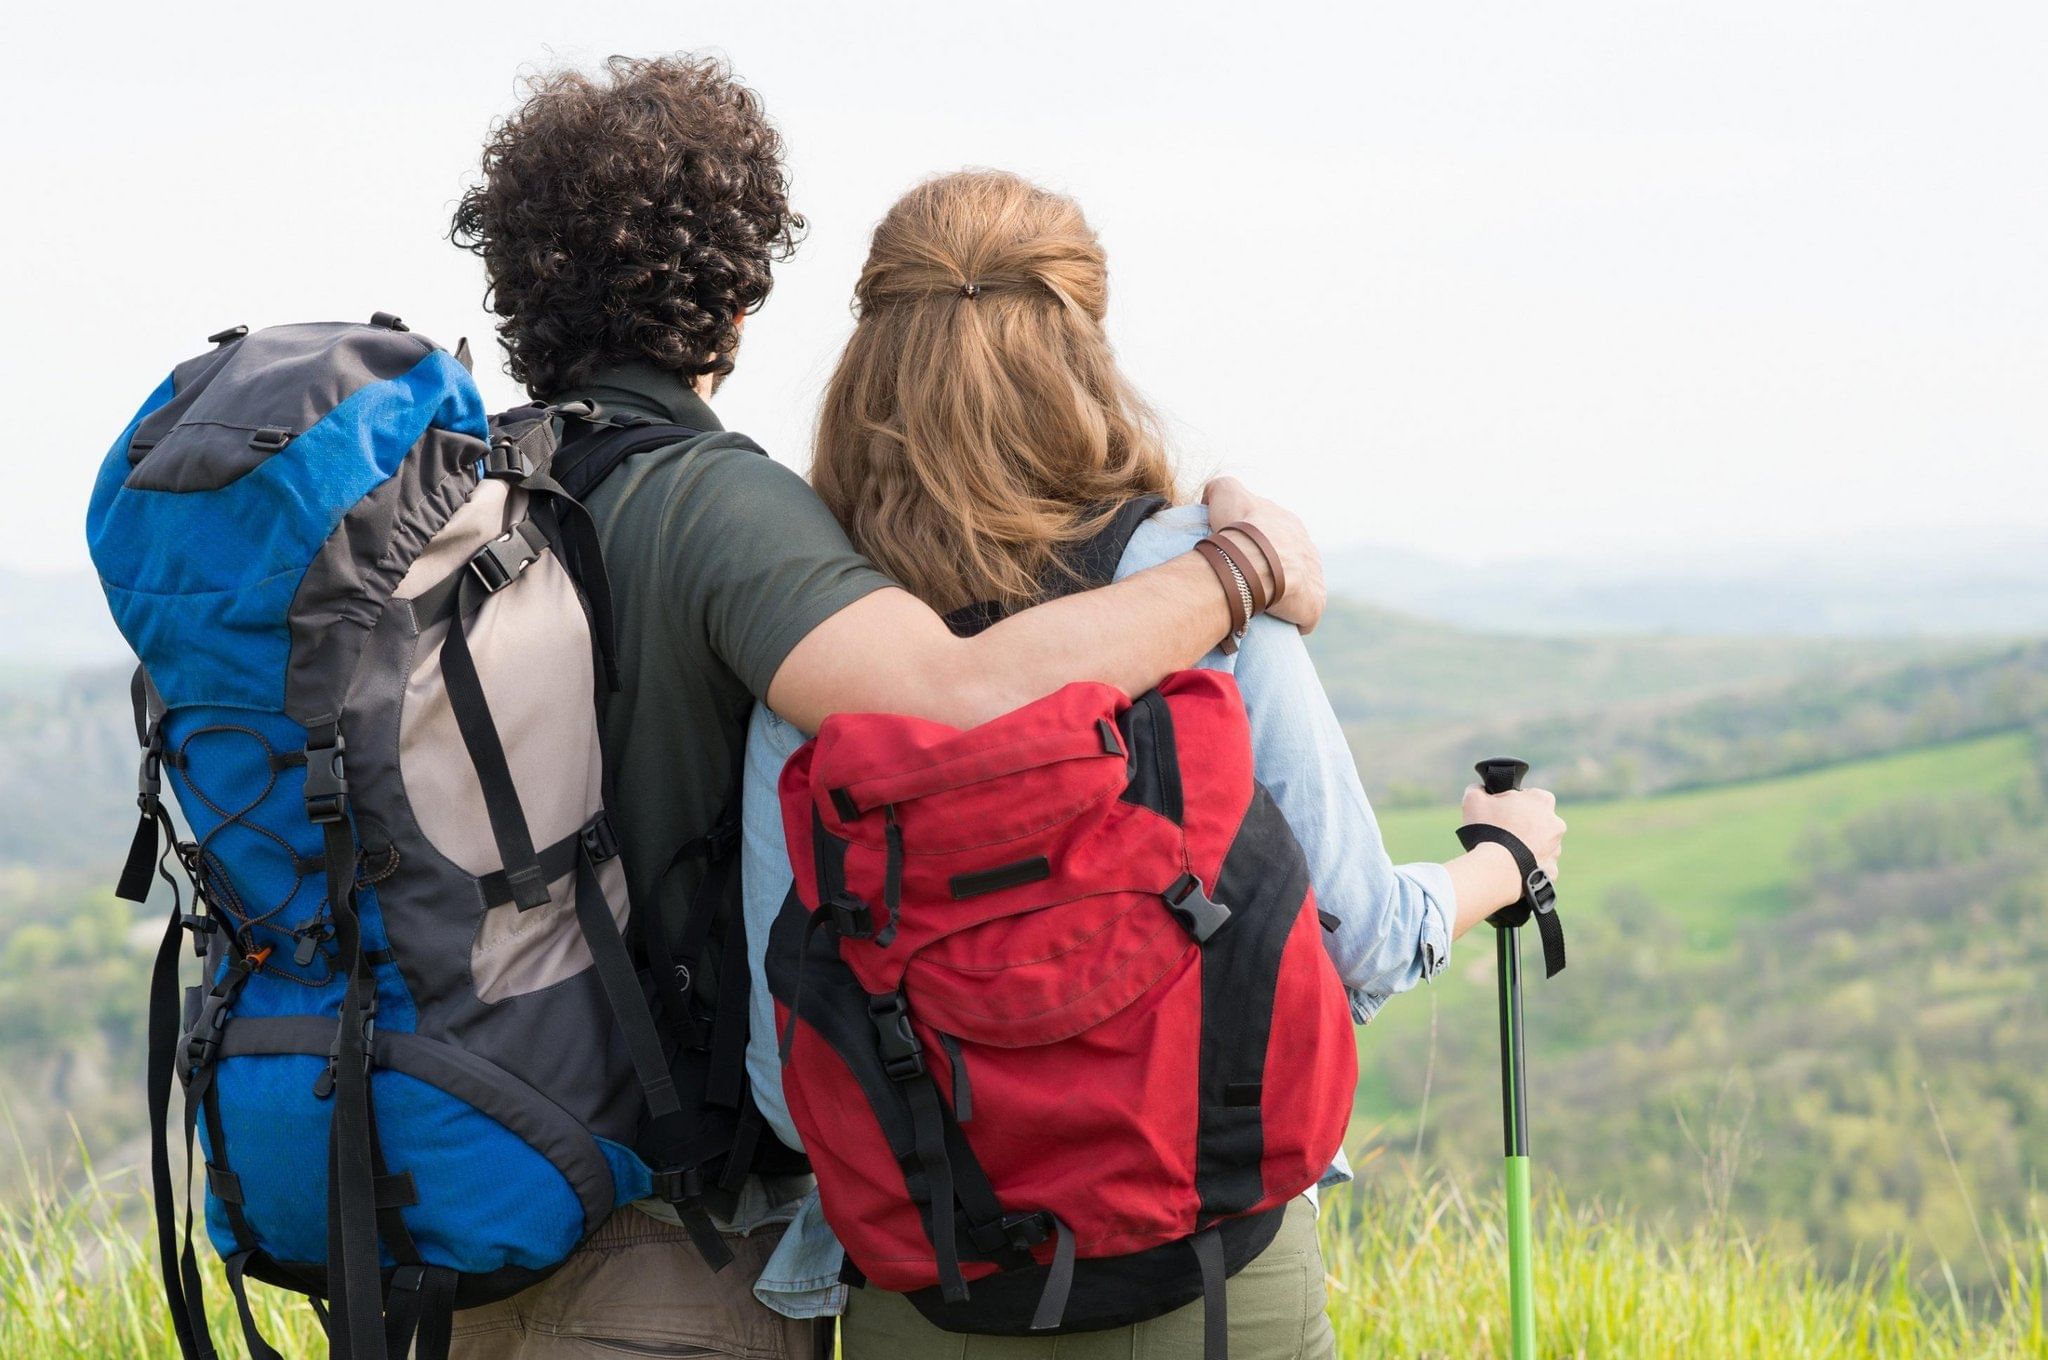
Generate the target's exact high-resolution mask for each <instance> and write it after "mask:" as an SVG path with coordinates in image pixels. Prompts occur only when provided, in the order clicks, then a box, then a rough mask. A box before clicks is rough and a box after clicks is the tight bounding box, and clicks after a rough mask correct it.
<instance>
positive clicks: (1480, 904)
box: [1444, 784, 1565, 935]
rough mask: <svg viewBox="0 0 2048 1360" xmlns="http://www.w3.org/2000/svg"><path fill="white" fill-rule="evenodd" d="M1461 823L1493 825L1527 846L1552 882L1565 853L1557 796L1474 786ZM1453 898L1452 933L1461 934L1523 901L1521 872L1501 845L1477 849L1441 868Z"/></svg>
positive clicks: (1540, 791) (1468, 792) (1467, 795)
mask: <svg viewBox="0 0 2048 1360" xmlns="http://www.w3.org/2000/svg"><path fill="white" fill-rule="evenodd" d="M1464 814H1465V821H1466V823H1472V822H1482V823H1485V824H1486V825H1489V826H1497V827H1499V828H1500V829H1501V830H1503V831H1505V832H1507V833H1509V834H1510V835H1512V836H1513V837H1514V838H1515V839H1516V840H1518V841H1520V842H1521V843H1522V844H1524V845H1526V846H1528V847H1529V853H1530V854H1532V855H1534V856H1535V857H1536V863H1537V864H1538V865H1539V866H1541V868H1542V869H1543V872H1544V873H1546V874H1549V875H1550V877H1551V881H1552V882H1555V881H1556V880H1557V865H1558V858H1559V857H1560V856H1561V855H1563V854H1564V832H1565V824H1564V818H1562V817H1560V816H1558V815H1557V796H1556V795H1555V794H1553V793H1551V791H1550V790H1549V789H1514V790H1511V791H1509V792H1507V793H1488V792H1487V791H1486V790H1485V789H1482V788H1481V787H1479V785H1477V784H1473V785H1471V786H1470V787H1468V788H1467V789H1466V790H1465V805H1464ZM1444 867H1445V868H1446V869H1448V870H1450V873H1451V884H1452V887H1453V888H1454V889H1455V890H1456V892H1457V895H1458V919H1457V921H1456V922H1455V923H1454V925H1453V933H1454V934H1457V935H1463V934H1464V933H1465V932H1466V931H1468V930H1470V929H1471V928H1472V927H1473V926H1475V925H1477V924H1479V923H1480V922H1481V921H1484V920H1485V919H1486V918H1487V917H1489V916H1491V915H1493V913H1495V912H1497V911H1499V910H1500V909H1501V908H1502V907H1505V906H1510V905H1512V904H1514V903H1516V902H1519V901H1521V900H1522V874H1521V871H1520V870H1519V869H1517V868H1516V867H1515V857H1514V856H1513V855H1511V854H1509V853H1508V850H1507V847H1506V846H1504V845H1493V844H1486V845H1479V846H1475V847H1473V848H1472V849H1471V850H1468V851H1466V852H1465V853H1464V854H1462V855H1460V856H1458V858H1456V859H1454V860H1451V861H1450V862H1449V863H1447V864H1446V865H1445V866H1444Z"/></svg>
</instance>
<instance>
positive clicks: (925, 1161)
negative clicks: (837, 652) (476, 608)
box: [768, 671, 1357, 1355]
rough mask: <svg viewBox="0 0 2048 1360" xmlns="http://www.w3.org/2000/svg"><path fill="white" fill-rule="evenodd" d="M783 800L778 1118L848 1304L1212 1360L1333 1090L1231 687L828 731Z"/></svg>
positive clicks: (1347, 1075)
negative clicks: (809, 1178)
mask: <svg viewBox="0 0 2048 1360" xmlns="http://www.w3.org/2000/svg"><path fill="white" fill-rule="evenodd" d="M781 797H782V809H783V819H784V825H785V827H786V830H787V835H788V841H789V853H790V862H791V864H792V865H793V866H794V867H795V871H796V881H795V884H794V886H793V888H792V891H791V893H790V897H789V900H788V902H787V904H786V905H785V906H784V908H783V911H782V913H781V915H780V916H779V917H778V918H777V920H776V923H775V927H774V930H773V933H772V935H771V937H770V942H769V947H768V978H769V985H770V988H771V990H772V992H773V993H774V996H775V1001H776V1013H777V1019H778V1022H779V1024H780V1026H781V1032H782V1044H783V1058H784V1066H783V1085H784V1090H785V1093H786V1095H787V1097H788V1101H789V1109H790V1114H791V1117H792V1118H793V1119H794V1121H795V1123H796V1125H797V1128H798V1130H799V1131H800V1132H801V1133H802V1135H803V1140H804V1147H805V1149H806V1151H807V1153H808V1154H809V1157H810V1160H811V1164H812V1167H813V1169H814V1170H815V1171H816V1173H817V1177H818V1188H819V1191H820V1193H821V1196H822V1199H823V1207H824V1210H825V1217H826V1219H827V1221H829V1222H830V1223H831V1225H832V1228H833V1230H834V1231H835V1232H836V1233H837V1234H838V1236H839V1239H840V1241H841V1242H842V1243H844V1244H845V1247H846V1251H847V1256H848V1258H849V1263H850V1265H851V1267H852V1268H853V1270H852V1272H850V1275H851V1276H852V1277H853V1278H862V1279H864V1280H865V1281H866V1282H867V1283H868V1284H870V1285H873V1286H877V1287H880V1288H883V1289H888V1290H893V1291H897V1292H900V1293H904V1294H906V1295H908V1296H909V1298H910V1300H911V1302H912V1303H914V1304H915V1305H916V1306H917V1307H918V1308H919V1309H920V1310H921V1311H922V1312H923V1313H924V1315H925V1316H926V1317H927V1318H929V1319H930V1320H931V1321H932V1322H933V1323H935V1324H937V1325H938V1326H939V1327H941V1328H944V1329H946V1330H948V1331H954V1332H971V1333H982V1334H993V1335H1026V1334H1034V1333H1036V1334H1044V1333H1057V1332H1073V1331H1093V1330H1098V1329H1103V1328H1110V1327H1118V1326H1123V1325H1126V1324H1129V1323H1133V1322H1139V1321H1143V1320H1144V1319H1146V1318H1150V1317H1155V1316H1157V1315H1159V1314H1161V1313H1165V1312H1168V1311H1170V1310H1172V1309H1175V1308H1178V1307H1181V1306H1182V1305H1184V1304H1187V1303H1189V1302H1192V1301H1193V1300H1194V1299H1196V1298H1203V1299H1205V1300H1206V1305H1205V1332H1206V1334H1207V1338H1208V1347H1209V1352H1210V1354H1212V1355H1217V1354H1220V1353H1221V1351H1222V1348H1223V1344H1224V1336H1225V1332H1226V1328H1227V1321H1226V1319H1225V1316H1224V1310H1223V1297H1224V1290H1223V1288H1222V1282H1223V1280H1224V1278H1225V1277H1227V1276H1228V1275H1230V1274H1234V1273H1235V1272H1236V1271H1237V1270H1238V1269H1239V1268H1241V1267H1242V1266H1244V1265H1245V1264H1246V1263H1247V1262H1249V1261H1251V1260H1252V1259H1253V1258H1254V1257H1256V1256H1257V1255H1258V1254H1259V1253H1260V1252H1261V1251H1262V1250H1264V1249H1265V1247H1266V1246H1267V1244H1268V1243H1270V1242H1271V1241H1272V1240H1273V1237H1274V1234H1275V1233H1276V1232H1277V1231H1278V1230H1279V1226H1280V1218H1281V1215H1282V1213H1283V1212H1284V1210H1285V1207H1286V1205H1287V1203H1288V1201H1290V1200H1291V1199H1293V1198H1294V1197H1295V1196H1296V1195H1299V1194H1300V1193H1302V1191H1304V1190H1306V1189H1307V1188H1308V1187H1310V1186H1311V1185H1314V1184H1315V1183H1316V1181H1317V1179H1318V1178H1319V1177H1320V1176H1321V1175H1322V1173H1323V1171H1324V1170H1325V1168H1327V1167H1328V1166H1329V1164H1330V1162H1331V1160H1332V1159H1333V1158H1334V1157H1335V1156H1336V1154H1337V1151H1338V1149H1339V1148H1340V1147H1341V1146H1342V1144H1343V1140H1344V1132H1345V1128H1346V1125H1347V1124H1348V1122H1349V1119H1350V1115H1351V1101H1352V1088H1353V1086H1354V1084H1355V1082H1356V1080H1357V1053H1356V1049H1355V1046H1354V1039H1353V1035H1352V1027H1351V1014H1350V1008H1349V1006H1348V1004H1347V1001H1346V998H1345V995H1344V988H1343V985H1342V983H1341V982H1340V981H1339V980H1338V978H1337V974H1336V970H1335V968H1334V967H1333V966H1332V965H1331V963H1330V959H1329V956H1328V955H1327V953H1326V952H1325V951H1324V948H1323V940H1322V930H1323V924H1324V923H1323V922H1322V921H1321V920H1320V919H1319V913H1318V912H1317V910H1316V905H1315V897H1314V894H1313V893H1312V892H1311V891H1310V888H1309V882H1308V869H1307V864H1306V862H1305V860H1304V859H1303V856H1302V852H1301V849H1300V847H1299V845H1297V844H1296V842H1295V839H1294V836H1293V834H1292V833H1291V832H1290V831H1289V830H1288V827H1287V823H1286V822H1285V820H1284V819H1283V818H1282V817H1281V814H1280V811H1279V808H1278V807H1277V806H1276V805H1275V804H1274V802H1273V799H1272V797H1271V796H1270V795H1269V794H1267V792H1266V791H1265V789H1263V788H1261V787H1260V786H1259V785H1258V783H1257V782H1256V781H1255V780H1254V779H1253V777H1252V752H1251V732H1250V727H1249V725H1248V723H1247V721H1246V717H1245V711H1244V706H1243V703H1242V701H1241V700H1240V699H1239V697H1238V692H1237V685H1236V682H1235V681H1233V680H1232V679H1231V678H1230V677H1229V676H1228V675H1225V674H1221V673H1218V672H1214V671H1184V672H1181V673H1179V674H1176V675H1173V676H1171V677H1169V678H1168V679H1167V681H1166V682H1165V683H1164V684H1163V685H1161V686H1160V687H1159V688H1158V689H1157V690H1154V691H1152V692H1150V693H1148V694H1145V695H1143V696H1141V697H1140V698H1138V699H1136V700H1132V699H1128V698H1126V697H1125V696H1124V695H1123V694H1122V693H1121V692H1120V691H1118V690H1116V689H1114V688H1112V687H1110V686H1107V685H1099V684H1077V685H1069V686H1068V687H1067V688H1065V689H1063V690H1061V691H1060V692H1059V693H1057V694H1054V695H1051V696H1049V697H1047V698H1045V699H1042V700H1040V701H1038V702H1037V703H1034V704H1030V705H1028V706H1026V707H1024V708H1021V709H1018V710H1017V711H1015V712H1013V713H1010V714H1007V715H1005V716H1004V717H1001V718H998V719H996V720H995V721H993V722H989V723H986V724H984V725H982V726H980V727H976V728H973V729H971V730H968V731H964V732H963V731H961V730H959V729H957V728H953V727H948V726H945V725H943V724H939V723H933V722H927V721H923V720H921V719H917V718H907V717H900V716H891V715H882V714H849V715H841V716H837V717H833V718H830V719H828V720H827V721H826V722H825V724H824V727H823V729H822V730H821V731H820V733H819V735H818V738H817V740H815V741H813V742H811V743H810V744H809V745H807V746H805V747H804V748H803V749H802V750H801V751H799V752H798V753H797V754H796V755H795V756H794V757H792V758H791V760H790V762H789V764H788V766H787V767H786V768H785V769H784V771H783V774H782V783H781ZM935 1205H936V1206H937V1211H936V1212H934V1209H933V1206H935Z"/></svg>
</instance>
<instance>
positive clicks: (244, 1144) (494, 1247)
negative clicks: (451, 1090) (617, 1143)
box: [202, 1054, 646, 1274]
mask: <svg viewBox="0 0 2048 1360" xmlns="http://www.w3.org/2000/svg"><path fill="white" fill-rule="evenodd" d="M326 1066H327V1060H326V1056H325V1055H324V1054H323V1055H319V1056H314V1055H312V1054H289V1055H264V1056H246V1057H239V1058H230V1059H227V1060H226V1061H225V1062H223V1063H222V1064H221V1065H220V1069H219V1073H218V1076H217V1077H216V1078H215V1080H216V1081H217V1082H218V1083H219V1088H220V1105H221V1118H222V1121H223V1122H224V1124H225V1125H226V1131H227V1141H228V1154H229V1164H230V1166H231V1168H232V1169H233V1171H234V1172H235V1174H236V1176H238V1177H239V1178H240V1180H241V1183H242V1192H243V1197H244V1199H245V1201H246V1204H245V1206H244V1210H243V1212H244V1214H245V1215H246V1217H247V1218H248V1220H249V1223H250V1226H251V1227H252V1228H253V1229H254V1231H255V1232H256V1234H257V1236H258V1238H259V1239H260V1245H261V1246H262V1247H263V1249H264V1250H265V1251H267V1252H269V1253H270V1255H272V1256H273V1257H275V1258H276V1259H278V1260H283V1261H324V1260H325V1259H326V1258H327V1136H328V1125H329V1122H330V1115H331V1112H332V1110H333V1103H332V1102H331V1101H327V1100H321V1099H319V1098H318V1097H316V1096H315V1095H314V1094H313V1085H314V1082H315V1080H316V1079H317V1078H318V1076H319V1075H320V1073H321V1072H322V1071H323V1070H324V1069H325V1068H326ZM507 1080H508V1081H509V1080H510V1078H507ZM372 1081H373V1084H374V1089H375V1093H376V1102H377V1125H378V1131H379V1134H380V1136H381V1137H382V1140H383V1145H384V1155H385V1159H386V1161H387V1162H388V1164H389V1165H390V1168H391V1170H392V1171H393V1172H394V1173H396V1172H401V1171H409V1172H411V1173H412V1176H413V1180H414V1182H415V1183H416V1185H417V1188H418V1190H419V1196H420V1202H419V1203H418V1204H416V1205H414V1206H412V1207H411V1208H408V1209H405V1210H403V1211H402V1213H403V1215H404V1218H405V1223H406V1227H407V1228H408V1229H409V1230H410V1231H411V1232H412V1235H413V1239H414V1241H415V1243H416V1244H417V1245H418V1247H419V1250H420V1255H421V1256H422V1258H424V1259H425V1260H426V1261H427V1262H428V1263H430V1264H433V1265H443V1266H449V1267H452V1268H454V1269H456V1270H458V1271H461V1272H463V1273H465V1274H481V1273H484V1272H487V1271H492V1270H497V1269H500V1268H503V1267H505V1266H520V1267H525V1268H530V1269H534V1268H541V1267H545V1266H549V1265H552V1264H554V1263H555V1262H557V1261H559V1260H561V1259H562V1257H563V1256H565V1255H567V1254H568V1252H569V1251H570V1250H571V1249H572V1248H573V1247H574V1246H575V1245H576V1243H577V1242H578V1241H579V1240H581V1238H582V1235H583V1209H582V1205H581V1204H580V1202H579V1201H578V1200H577V1198H576V1194H575V1192H574V1190H572V1189H571V1188H570V1186H569V1183H568V1181H567V1179H566V1178H565V1177H564V1176H563V1175H562V1173H561V1172H560V1171H559V1170H557V1169H556V1168H555V1167H554V1166H553V1165H552V1164H551V1163H550V1162H548V1160H547V1159H546V1158H544V1157H543V1156H542V1155H541V1154H540V1153H538V1152H536V1151H535V1150H534V1149H533V1148H531V1147H530V1146H528V1145H527V1144H526V1143H525V1142H524V1141H522V1140H521V1139H520V1138H519V1137H518V1135H516V1134H514V1133H513V1132H511V1131H510V1130H509V1129H507V1128H506V1127H505V1126H504V1125H502V1124H500V1123H498V1122H497V1121H496V1120H494V1119H491V1118H489V1117H487V1116H485V1115H483V1114H481V1113H479V1112H478V1111H477V1110H476V1109H474V1108H473V1107H471V1106H470V1105H468V1104H466V1103H464V1102H463V1101H460V1100H457V1099H455V1098H454V1097H453V1096H450V1095H448V1094H447V1093H446V1092H444V1091H441V1090H439V1089H437V1088H435V1087H433V1086H430V1085H428V1084H427V1083H425V1082H423V1081H419V1080H417V1079H416V1078H413V1077H410V1076H407V1075H405V1074H404V1073H402V1072H393V1071H385V1070H380V1071H378V1072H377V1073H376V1074H375V1076H374V1077H373V1078H372ZM532 1098H533V1099H534V1100H541V1099H544V1097H541V1096H538V1095H536V1096H533V1097H532ZM202 1130H203V1123H202ZM202 1141H204V1142H206V1145H207V1155H208V1156H209V1157H211V1156H212V1155H213V1148H212V1145H211V1140H210V1139H202ZM627 1155H628V1156H630V1154H627ZM611 1156H612V1154H611V1152H610V1150H609V1149H607V1150H606V1157H607V1159H608V1160H609V1159H611ZM614 1164H615V1165H617V1163H616V1162H614ZM639 1175H640V1184H641V1186H642V1187H643V1188H642V1190H641V1191H640V1193H645V1190H644V1186H645V1178H646V1171H645V1168H642V1169H641V1170H640V1173H639ZM206 1226H207V1232H208V1235H209V1236H210V1237H211V1238H212V1239H213V1244H214V1247H215V1248H216V1249H217V1250H218V1251H220V1252H221V1253H222V1254H223V1255H226V1254H227V1253H229V1252H232V1251H233V1250H234V1249H235V1241H234V1235H233V1233H232V1232H231V1231H230V1230H229V1227H228V1221H227V1215H226V1213H225V1211H224V1210H223V1209H222V1207H221V1205H220V1204H219V1202H218V1201H216V1200H214V1199H213V1198H212V1197H211V1196H208V1198H207V1204H206ZM385 1262H386V1264H392V1262H391V1258H390V1257H389V1255H388V1254H387V1255H386V1257H385Z"/></svg>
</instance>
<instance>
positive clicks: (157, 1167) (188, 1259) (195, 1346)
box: [147, 873, 215, 1360]
mask: <svg viewBox="0 0 2048 1360" xmlns="http://www.w3.org/2000/svg"><path fill="white" fill-rule="evenodd" d="M165 876H166V877H167V878H168V877H169V875H168V873H167V874H166V875H165ZM176 889H177V885H176V884H175V883H173V884H172V892H173V894H174V896H173V899H172V903H171V916H170V922H169V924H168V925H166V926H165V928H164V938H163V943H162V944H160V945H158V946H157V954H156V963H155V964H154V966H153V967H152V968H151V970H150V978H149V1068H148V1074H147V1075H148V1080H147V1087H148V1097H149V1134H150V1137H149V1181H150V1191H151V1194H152V1196H153V1197H154V1199H155V1201H156V1205H155V1208H156V1245H157V1260H158V1263H159V1265H160V1267H161V1269H162V1272H163V1281H164V1298H165V1300H166V1301H167V1302H168V1304H169V1305H170V1311H171V1330H172V1331H173V1332H174V1333H176V1335H177V1338H178V1352H179V1354H180V1355H182V1356H183V1357H184V1360H214V1356H215V1351H214V1348H213V1337H212V1334H211V1333H210V1332H208V1330H207V1326H206V1308H205V1304H204V1302H203V1301H202V1300H201V1298H200V1291H199V1262H198V1258H197V1257H196V1256H194V1254H193V1251H192V1235H191V1216H192V1203H191V1193H190V1184H191V1182H190V1177H189V1175H188V1177H187V1180H186V1184H187V1193H186V1200H185V1222H186V1233H185V1243H184V1250H183V1252H182V1253H181V1252H180V1250H179V1245H178V1220H177V1212H178V1210H177V1201H176V1199H175V1197H174V1188H173V1184H172V1180H171V1130H170V1110H171V1078H172V1076H173V1074H174V1072H175V1070H176V1067H177V1050H178V1018H179V1009H180V1008H179V1005H178V954H179V951H180V950H181V949H182V948H183V947H184V943H185V927H184V922H183V919H182V918H183V913H182V912H181V911H180V909H179V904H178V902H177V900H176V897H175V893H176ZM186 1111H187V1117H186V1129H187V1131H188V1134H189V1130H190V1128H191V1117H190V1115H191V1106H190V1105H189V1103H188V1104H187V1106H186ZM186 1164H187V1168H188V1170H189V1167H190V1164H191V1143H190V1141H189V1137H188V1141H187V1143H186Z"/></svg>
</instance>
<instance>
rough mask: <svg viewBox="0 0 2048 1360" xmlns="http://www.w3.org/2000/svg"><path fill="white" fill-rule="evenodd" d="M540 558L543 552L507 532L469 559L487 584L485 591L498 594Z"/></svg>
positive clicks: (478, 578) (471, 565)
mask: <svg viewBox="0 0 2048 1360" xmlns="http://www.w3.org/2000/svg"><path fill="white" fill-rule="evenodd" d="M539 556H540V553H539V551H538V550H537V549H536V548H535V547H534V546H533V545H532V544H531V543H528V542H527V541H526V539H525V538H524V537H523V536H521V535H520V534H518V533H507V534H503V535H500V536H499V537H497V538H494V539H492V540H491V541H490V542H488V543H486V544H484V546H483V547H481V548H479V549H478V550H477V554H476V556H474V557H472V558H470V559H469V569H470V570H471V571H473V572H475V573H476V579H477V580H479V581H481V582H483V587H484V590H485V591H486V592H487V593H489V594H492V595H495V594H497V593H498V592H499V591H501V590H503V589H504V588H505V587H506V586H509V585H511V584H512V583H513V582H514V581H516V580H518V579H519V577H520V574H521V573H522V572H524V571H525V570H526V569H527V568H528V567H530V566H532V565H533V564H534V561H535V559H537V558H538V557H539Z"/></svg>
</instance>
